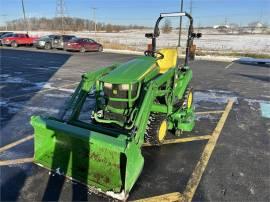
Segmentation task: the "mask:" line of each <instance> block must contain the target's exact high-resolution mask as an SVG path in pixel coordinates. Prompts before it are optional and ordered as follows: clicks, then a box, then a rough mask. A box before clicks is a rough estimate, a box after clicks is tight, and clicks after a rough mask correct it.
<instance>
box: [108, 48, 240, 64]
mask: <svg viewBox="0 0 270 202" xmlns="http://www.w3.org/2000/svg"><path fill="white" fill-rule="evenodd" d="M103 52H104V53H118V54H131V55H143V52H139V51H130V50H116V49H103ZM184 57H185V55H180V58H184ZM239 59H240V57H228V56H212V55H206V56H196V57H195V60H208V61H218V62H233V61H235V60H239Z"/></svg>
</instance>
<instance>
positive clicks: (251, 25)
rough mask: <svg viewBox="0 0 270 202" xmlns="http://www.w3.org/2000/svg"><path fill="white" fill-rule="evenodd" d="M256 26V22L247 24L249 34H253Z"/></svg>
mask: <svg viewBox="0 0 270 202" xmlns="http://www.w3.org/2000/svg"><path fill="white" fill-rule="evenodd" d="M257 24H258V22H257V21H256V22H251V23H249V24H248V28H249V29H250V32H251V34H253V32H254V31H255V29H256V27H257Z"/></svg>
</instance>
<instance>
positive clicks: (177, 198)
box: [135, 192, 183, 202]
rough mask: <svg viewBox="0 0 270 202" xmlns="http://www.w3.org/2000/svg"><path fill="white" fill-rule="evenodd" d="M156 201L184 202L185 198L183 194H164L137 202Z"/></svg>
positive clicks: (137, 201)
mask: <svg viewBox="0 0 270 202" xmlns="http://www.w3.org/2000/svg"><path fill="white" fill-rule="evenodd" d="M156 201H160V202H167V201H168V202H169V201H170V202H171V201H183V197H182V195H181V193H179V192H173V193H169V194H164V195H160V196H154V197H149V198H145V199H139V200H136V201H135V202H156Z"/></svg>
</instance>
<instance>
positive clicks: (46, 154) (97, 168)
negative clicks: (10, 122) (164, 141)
mask: <svg viewBox="0 0 270 202" xmlns="http://www.w3.org/2000/svg"><path fill="white" fill-rule="evenodd" d="M31 124H32V126H33V127H34V137H35V139H34V145H35V154H34V162H35V163H37V164H38V165H41V166H43V167H45V168H48V169H50V170H54V171H56V172H57V173H60V174H63V175H65V176H67V177H70V178H72V179H75V180H77V181H79V182H81V183H83V184H86V185H87V186H90V187H94V188H97V189H98V190H101V191H102V192H103V193H106V192H108V193H111V191H112V192H114V193H122V195H123V193H124V195H125V197H127V195H128V193H129V191H130V190H131V188H132V186H133V185H134V183H135V182H136V180H137V178H138V177H139V175H140V173H141V170H142V167H143V163H144V159H143V157H142V155H141V150H140V148H139V147H138V145H136V144H134V143H133V142H130V141H128V139H127V136H126V135H121V134H119V136H117V137H113V136H109V135H106V134H103V133H99V132H94V131H91V130H88V129H84V128H81V127H78V126H74V125H71V124H67V123H63V122H61V121H58V120H55V119H50V118H41V117H39V116H33V117H32V118H31Z"/></svg>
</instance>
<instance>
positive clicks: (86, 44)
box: [64, 38, 103, 52]
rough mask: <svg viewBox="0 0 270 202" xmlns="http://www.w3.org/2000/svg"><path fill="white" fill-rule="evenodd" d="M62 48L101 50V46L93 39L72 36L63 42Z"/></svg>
mask: <svg viewBox="0 0 270 202" xmlns="http://www.w3.org/2000/svg"><path fill="white" fill-rule="evenodd" d="M64 49H65V50H67V51H80V52H85V51H99V52H101V51H103V46H102V45H101V44H99V43H97V42H96V41H94V40H93V39H88V38H74V39H72V40H70V41H68V42H66V43H65V46H64Z"/></svg>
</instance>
